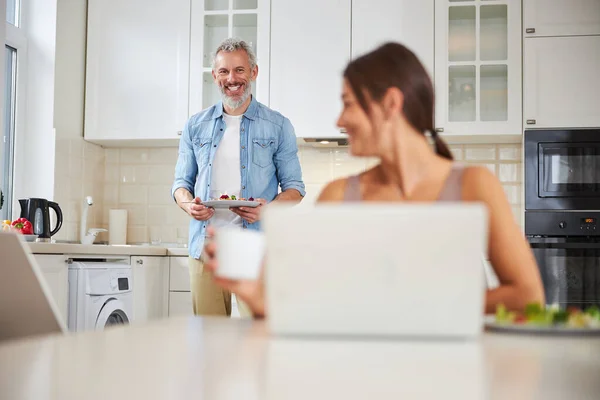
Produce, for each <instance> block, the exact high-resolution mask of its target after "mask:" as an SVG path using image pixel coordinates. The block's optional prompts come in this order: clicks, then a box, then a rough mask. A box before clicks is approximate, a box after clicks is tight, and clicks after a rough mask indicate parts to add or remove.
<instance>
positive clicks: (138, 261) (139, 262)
mask: <svg viewBox="0 0 600 400" xmlns="http://www.w3.org/2000/svg"><path fill="white" fill-rule="evenodd" d="M136 263H138V264H139V265H142V264H143V263H144V260H137V261H136Z"/></svg>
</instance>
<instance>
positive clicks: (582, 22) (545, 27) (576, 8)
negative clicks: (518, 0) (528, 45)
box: [523, 0, 600, 37]
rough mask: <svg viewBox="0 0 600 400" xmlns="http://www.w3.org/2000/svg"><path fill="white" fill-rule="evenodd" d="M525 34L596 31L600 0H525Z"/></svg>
mask: <svg viewBox="0 0 600 400" xmlns="http://www.w3.org/2000/svg"><path fill="white" fill-rule="evenodd" d="M523 32H524V35H525V37H536V36H576V35H600V0H525V1H524V2H523Z"/></svg>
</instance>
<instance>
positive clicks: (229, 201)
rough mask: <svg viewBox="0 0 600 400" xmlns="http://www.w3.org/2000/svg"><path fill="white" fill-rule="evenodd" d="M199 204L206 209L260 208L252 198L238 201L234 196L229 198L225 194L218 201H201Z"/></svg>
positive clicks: (258, 203)
mask: <svg viewBox="0 0 600 400" xmlns="http://www.w3.org/2000/svg"><path fill="white" fill-rule="evenodd" d="M201 204H202V205H204V206H206V207H212V208H231V207H250V208H255V207H258V206H260V202H258V201H254V198H253V197H250V198H249V199H243V198H240V199H238V198H237V197H236V196H235V195H231V196H229V195H227V194H223V195H221V197H220V198H218V199H213V200H208V201H203V202H202V203H201Z"/></svg>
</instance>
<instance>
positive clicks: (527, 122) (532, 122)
mask: <svg viewBox="0 0 600 400" xmlns="http://www.w3.org/2000/svg"><path fill="white" fill-rule="evenodd" d="M525 123H526V124H527V125H535V119H528V120H527V121H525Z"/></svg>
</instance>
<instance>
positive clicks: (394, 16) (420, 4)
mask: <svg viewBox="0 0 600 400" xmlns="http://www.w3.org/2000/svg"><path fill="white" fill-rule="evenodd" d="M433 17H434V0H419V1H414V0H353V1H352V58H356V57H358V56H360V55H362V54H364V53H367V52H369V51H371V50H374V49H375V48H376V47H378V46H380V45H382V44H384V43H385V42H400V43H402V44H404V45H405V46H406V47H408V48H409V49H411V50H412V51H413V52H414V53H415V54H416V55H417V57H419V59H420V60H421V62H422V63H423V65H425V68H426V69H427V72H429V74H430V76H432V77H433V53H434V50H433V49H434V47H433V43H434V41H433V40H434V39H433V35H434V23H433Z"/></svg>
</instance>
